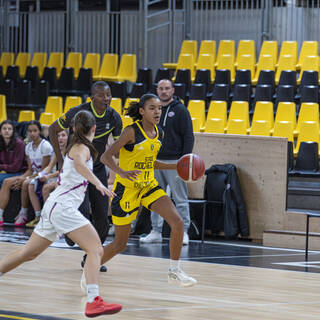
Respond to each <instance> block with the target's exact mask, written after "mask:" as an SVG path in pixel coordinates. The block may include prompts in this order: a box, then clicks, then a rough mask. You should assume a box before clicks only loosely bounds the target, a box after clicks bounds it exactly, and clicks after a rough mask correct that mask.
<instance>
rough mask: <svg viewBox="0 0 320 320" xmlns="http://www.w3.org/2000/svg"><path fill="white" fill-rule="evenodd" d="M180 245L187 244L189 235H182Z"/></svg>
mask: <svg viewBox="0 0 320 320" xmlns="http://www.w3.org/2000/svg"><path fill="white" fill-rule="evenodd" d="M182 244H183V245H188V244H189V235H188V234H187V233H186V232H185V233H184V234H183V241H182Z"/></svg>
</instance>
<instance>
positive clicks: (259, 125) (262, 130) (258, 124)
mask: <svg viewBox="0 0 320 320" xmlns="http://www.w3.org/2000/svg"><path fill="white" fill-rule="evenodd" d="M250 135H251V136H270V122H269V121H266V120H253V121H252V125H251V128H250Z"/></svg>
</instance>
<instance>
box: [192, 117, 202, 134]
mask: <svg viewBox="0 0 320 320" xmlns="http://www.w3.org/2000/svg"><path fill="white" fill-rule="evenodd" d="M191 120H192V129H193V132H200V131H201V129H200V121H199V119H198V118H191Z"/></svg>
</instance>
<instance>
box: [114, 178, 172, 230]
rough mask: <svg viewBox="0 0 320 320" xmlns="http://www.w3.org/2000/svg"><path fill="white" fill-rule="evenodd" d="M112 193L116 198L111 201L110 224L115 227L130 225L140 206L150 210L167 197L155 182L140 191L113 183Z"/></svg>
mask: <svg viewBox="0 0 320 320" xmlns="http://www.w3.org/2000/svg"><path fill="white" fill-rule="evenodd" d="M113 191H114V192H115V193H116V194H117V196H116V197H114V198H113V199H112V200H111V212H112V222H113V223H114V224H115V225H117V226H121V225H126V224H130V223H131V221H133V220H135V219H136V218H137V214H138V211H139V208H140V205H142V206H144V207H146V208H148V209H150V206H151V205H152V204H153V203H154V202H155V201H156V200H158V199H159V198H161V197H163V196H166V195H167V194H166V193H165V191H164V190H163V189H162V188H161V187H160V186H159V185H158V181H157V180H153V181H152V182H151V183H150V184H149V185H148V186H147V187H145V188H142V189H138V188H137V189H134V188H129V187H126V186H124V185H123V184H121V183H120V182H117V181H115V183H114V185H113Z"/></svg>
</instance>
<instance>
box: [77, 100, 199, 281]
mask: <svg viewBox="0 0 320 320" xmlns="http://www.w3.org/2000/svg"><path fill="white" fill-rule="evenodd" d="M127 115H129V116H130V117H131V118H132V119H133V120H134V123H133V124H132V125H130V126H128V127H126V128H125V129H124V130H123V132H122V134H121V136H120V138H119V139H118V140H117V141H116V142H114V144H113V145H112V146H111V147H110V148H109V149H108V150H107V151H105V153H104V154H103V155H102V156H101V162H102V163H104V164H105V165H107V166H108V167H109V168H110V169H111V170H113V171H114V172H115V173H116V178H115V181H114V187H113V189H114V192H115V193H116V196H115V197H114V198H113V199H112V202H111V211H112V220H113V224H114V226H115V237H114V240H113V241H112V242H111V243H110V244H108V245H107V246H106V247H104V255H103V258H102V263H105V262H106V261H108V260H110V259H111V258H112V257H113V256H115V255H116V254H118V253H120V252H122V251H123V250H125V248H126V245H127V242H128V238H129V235H130V229H131V222H132V221H133V220H135V219H136V217H137V214H138V210H139V207H140V206H141V205H142V206H144V207H146V208H148V209H150V210H152V211H154V212H157V213H158V214H160V215H161V216H162V217H163V218H164V219H165V220H166V221H167V222H168V224H169V225H170V227H171V237H170V267H169V272H168V281H169V282H170V283H178V284H179V285H181V286H192V285H194V284H195V283H197V281H196V280H195V279H193V278H192V277H190V276H188V275H187V274H186V273H185V272H183V271H182V270H181V269H180V266H179V258H180V252H181V247H182V239H183V232H184V230H183V228H184V227H183V221H182V219H181V217H180V215H179V214H178V212H177V210H176V208H175V206H174V204H173V202H172V201H171V199H170V198H169V197H168V196H167V194H166V193H165V191H164V190H163V189H161V188H160V187H159V185H158V182H157V181H156V180H155V178H154V169H160V170H161V169H162V170H170V169H172V170H176V164H168V163H164V162H160V161H158V160H157V154H158V152H159V150H160V147H161V140H162V138H163V131H162V129H161V128H160V127H158V126H157V124H158V123H159V121H160V116H161V104H160V100H159V98H158V97H157V96H156V95H153V94H145V95H143V96H142V97H141V99H140V102H139V103H132V104H131V105H130V106H129V108H128V110H127ZM118 154H119V165H117V164H116V162H115V161H114V159H113V156H116V155H118ZM83 281H84V280H83ZM83 284H84V283H83Z"/></svg>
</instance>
